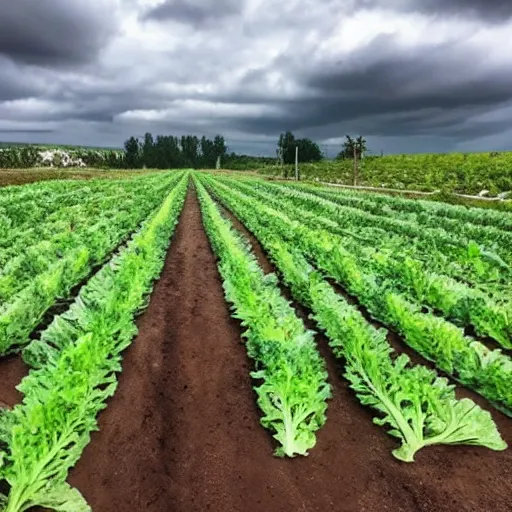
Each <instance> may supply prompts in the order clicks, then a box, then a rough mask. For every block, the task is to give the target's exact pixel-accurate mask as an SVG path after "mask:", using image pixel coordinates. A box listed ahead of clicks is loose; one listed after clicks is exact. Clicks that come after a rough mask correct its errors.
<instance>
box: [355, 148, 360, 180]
mask: <svg viewBox="0 0 512 512" xmlns="http://www.w3.org/2000/svg"><path fill="white" fill-rule="evenodd" d="M358 181H359V167H358V165H357V146H356V144H354V186H355V187H356V186H357V184H358Z"/></svg>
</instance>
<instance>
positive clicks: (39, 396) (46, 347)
mask: <svg viewBox="0 0 512 512" xmlns="http://www.w3.org/2000/svg"><path fill="white" fill-rule="evenodd" d="M187 183H188V175H187V176H182V177H181V178H180V180H179V182H178V183H177V184H176V185H175V186H174V188H173V189H172V191H171V192H170V193H169V194H168V195H167V197H166V199H165V200H164V202H163V204H162V205H161V207H160V208H159V209H158V210H157V211H156V212H155V213H154V214H153V215H151V216H150V218H149V219H148V220H147V221H146V222H145V223H144V225H143V226H142V228H141V229H140V230H139V232H138V233H137V234H135V235H134V236H133V238H132V239H131V240H130V241H129V243H128V244H127V246H126V247H125V248H124V249H123V250H122V251H121V252H120V253H119V254H117V255H116V256H114V258H113V259H112V260H111V262H110V263H109V264H107V265H105V266H104V267H103V268H102V269H101V271H100V272H98V273H97V274H96V275H95V276H94V277H92V278H91V279H90V280H89V282H88V283H87V285H85V286H84V287H83V288H82V289H81V291H80V295H79V296H78V298H77V299H76V301H75V303H74V304H73V305H72V306H71V308H70V309H69V310H68V311H67V312H66V313H64V314H62V315H60V316H58V317H56V318H55V319H54V321H53V323H52V324H51V325H50V326H49V327H48V328H47V329H46V330H45V331H44V332H43V334H42V336H41V340H38V341H36V342H33V343H32V344H31V345H30V346H29V347H27V348H26V349H25V351H24V358H25V360H26V361H27V362H28V363H29V364H31V365H33V369H32V370H31V372H30V374H29V375H28V376H27V377H26V378H25V379H23V381H22V383H21V384H20V386H19V387H18V389H19V390H20V391H21V392H22V393H23V395H24V397H23V401H22V403H21V404H19V405H17V406H15V407H14V408H13V409H12V410H4V411H3V413H1V414H0V483H2V486H1V487H2V488H4V487H5V484H7V487H8V489H9V490H8V494H7V495H6V496H4V497H3V498H0V505H1V503H2V502H3V505H4V507H5V512H21V511H23V510H28V509H30V508H31V507H34V506H40V507H46V508H50V509H53V510H62V511H71V510H73V511H77V512H86V511H90V510H91V509H90V507H89V506H88V505H87V504H86V502H85V500H84V499H83V497H82V496H81V495H80V493H79V491H77V490H76V489H73V488H71V487H70V486H69V485H68V484H67V483H66V478H67V473H68V471H69V468H71V467H72V466H73V465H74V464H75V463H76V461H77V460H78V459H79V458H80V455H81V453H82V451H83V450H84V448H85V446H86V445H87V444H88V442H89V440H90V433H91V432H92V431H94V430H96V429H97V422H96V417H97V415H98V413H99V412H100V411H101V410H102V409H104V408H105V405H106V400H107V399H108V398H109V397H110V396H112V395H113V393H114V391H115V389H116V386H117V378H116V373H118V372H119V371H120V370H121V353H122V351H123V350H124V349H126V348H127V346H128V345H129V344H130V342H131V340H132V338H133V337H134V335H135V334H136V332H137V329H136V326H135V323H134V318H135V315H136V314H137V313H138V312H140V310H141V308H142V307H144V306H145V305H146V297H147V296H148V294H149V293H150V291H151V287H152V282H153V280H154V279H155V278H156V277H157V276H158V275H159V273H160V272H161V269H162V266H163V261H164V257H165V252H166V249H167V246H168V244H169V239H170V237H171V235H172V233H173V231H174V228H175V225H176V223H177V221H178V216H179V213H180V211H181V209H182V205H183V202H184V198H185V193H186V188H187Z"/></svg>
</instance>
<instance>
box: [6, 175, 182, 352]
mask: <svg viewBox="0 0 512 512" xmlns="http://www.w3.org/2000/svg"><path fill="white" fill-rule="evenodd" d="M181 177H182V176H181V174H180V173H169V174H166V175H163V176H148V177H139V178H135V179H130V180H119V181H111V180H98V181H96V182H87V183H81V184H80V185H77V184H75V185H71V184H70V183H69V182H60V183H56V184H49V183H48V182H46V183H43V184H39V185H38V186H37V187H31V192H32V193H33V197H32V198H31V196H30V193H29V195H28V196H27V192H26V191H25V190H24V189H25V187H16V189H17V191H18V193H16V190H13V191H12V193H11V194H9V195H5V194H4V196H3V197H0V212H1V213H0V215H2V218H3V219H4V220H5V219H7V220H6V221H5V222H4V224H5V225H7V226H8V229H7V232H8V235H7V236H6V237H5V239H3V240H2V242H0V263H1V267H0V355H5V354H8V353H10V352H14V351H17V350H19V349H20V348H21V347H23V345H25V344H26V343H27V342H28V340H29V336H30V334H31V332H32V331H33V330H34V329H35V328H36V327H37V326H38V325H39V324H40V323H41V322H42V321H43V318H44V316H45V314H46V312H47V311H48V310H49V309H50V308H51V307H52V306H53V305H54V304H55V303H56V302H58V301H60V302H61V301H62V300H65V299H66V298H67V297H68V296H69V295H70V294H71V292H72V290H73V288H74V287H75V286H77V285H78V284H80V283H81V282H82V281H83V280H84V279H86V278H87V277H88V276H89V275H90V274H91V272H92V271H93V269H94V268H96V267H98V266H99V265H101V264H102V263H103V262H104V261H105V260H106V259H107V258H108V257H109V255H110V254H111V253H112V252H113V251H114V250H115V249H116V247H118V246H119V245H120V244H122V243H123V242H124V241H125V240H126V239H127V238H128V236H129V235H130V233H132V232H133V231H134V230H135V229H137V227H138V226H139V225H140V223H141V222H142V221H143V220H144V219H145V218H147V216H148V215H149V214H150V213H151V212H152V211H154V210H155V208H158V207H159V205H160V204H161V202H162V200H163V198H164V197H165V196H166V195H167V193H168V192H169V190H170V189H171V188H172V187H173V186H174V185H175V184H176V183H177V182H178V181H179V180H180V179H181ZM47 189H49V191H48V190H47ZM61 306H62V305H61Z"/></svg>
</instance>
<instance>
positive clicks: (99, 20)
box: [0, 0, 115, 66]
mask: <svg viewBox="0 0 512 512" xmlns="http://www.w3.org/2000/svg"><path fill="white" fill-rule="evenodd" d="M108 5H109V3H108V2H105V1H102V0H100V1H94V2H82V1H69V0H46V1H41V0H5V1H3V2H2V5H1V7H0V54H3V55H5V56H8V57H10V58H11V59H13V60H14V61H18V62H22V63H28V64H36V65H40V66H45V65H76V64H83V63H87V62H91V61H93V60H94V59H95V58H96V56H97V54H98V52H99V51H100V50H101V48H102V47H103V45H104V44H105V43H106V41H107V40H108V38H109V37H110V35H111V34H112V32H113V30H114V20H115V13H114V12H113V11H112V10H110V11H106V10H105V7H107V6H108Z"/></svg>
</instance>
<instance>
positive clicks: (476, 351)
mask: <svg viewBox="0 0 512 512" xmlns="http://www.w3.org/2000/svg"><path fill="white" fill-rule="evenodd" d="M227 181H228V183H227V182H226V180H225V179H222V180H220V179H219V180H217V182H216V183H217V187H218V188H222V189H224V190H229V191H230V193H232V194H235V195H236V196H237V197H238V198H239V200H240V201H242V200H243V201H245V202H246V203H247V204H250V205H253V208H256V207H257V205H258V206H265V207H266V208H270V211H268V210H267V216H268V222H269V223H271V225H272V229H273V230H274V231H275V233H276V234H277V235H279V236H280V237H281V238H282V239H283V240H287V241H289V242H290V243H292V244H294V245H295V246H296V247H297V248H300V249H301V250H302V251H303V252H304V254H305V255H306V256H307V257H308V259H309V260H310V261H311V262H312V263H314V265H315V266H316V267H317V268H318V269H320V270H322V271H323V272H325V274H326V275H328V276H329V277H332V278H334V279H335V280H337V281H338V282H339V283H340V284H341V285H343V287H344V288H345V289H346V290H347V291H348V292H349V293H351V294H352V295H353V296H355V297H357V299H358V301H359V302H360V304H361V305H364V306H365V307H366V308H367V309H368V311H369V312H370V313H371V315H372V316H373V317H374V318H375V319H377V320H379V321H380V322H382V323H383V324H384V325H386V326H388V327H390V328H392V329H393V330H394V331H397V332H398V333H400V334H401V335H402V337H403V339H404V341H405V342H406V343H407V344H409V345H410V346H411V347H412V348H413V349H414V350H416V351H417V352H419V353H420V354H421V355H422V356H423V357H425V358H426V359H429V360H431V361H433V362H434V363H435V364H436V366H437V367H438V368H439V369H440V370H442V371H443V372H445V373H446V374H448V375H451V376H452V377H453V378H454V379H456V380H458V381H460V382H462V383H463V384H465V385H467V386H468V387H470V388H472V389H474V390H475V391H477V392H478V393H480V394H481V395H482V396H484V397H485V398H487V399H488V400H489V401H490V402H492V403H493V405H494V406H495V407H497V408H499V409H500V410H502V411H503V412H505V413H506V414H507V415H512V394H511V393H510V389H512V360H511V359H510V357H509V356H508V355H506V354H504V353H502V351H501V350H500V349H494V350H492V349H491V348H488V346H487V344H486V343H483V342H482V341H481V340H477V339H475V338H473V337H470V336H468V335H466V334H465V332H464V330H463V329H462V328H461V327H458V326H456V325H455V324H454V323H452V322H450V321H449V320H447V319H445V318H443V317H442V316H439V315H435V314H433V312H431V311H428V310H426V309H425V308H424V307H423V306H422V304H421V303H419V301H418V300H416V298H415V296H414V295H413V294H410V293H407V292H406V291H404V290H402V289H401V288H400V287H398V286H395V285H394V283H395V281H394V280H390V279H388V278H386V276H385V275H382V274H379V273H377V272H376V271H375V269H374V268H371V267H369V266H368V265H367V264H366V263H365V261H363V260H361V258H359V257H358V255H357V254H354V253H352V252H350V251H348V250H347V249H345V244H346V240H345V239H344V238H343V237H340V236H338V235H337V234H336V233H334V232H333V231H332V230H331V231H330V230H327V229H325V228H323V227H321V226H320V225H319V223H318V222H317V224H316V225H315V226H309V225H305V223H304V220H305V217H306V215H305V210H303V209H300V208H297V209H296V211H295V213H294V214H293V215H290V211H291V209H292V208H293V203H290V201H288V200H286V199H285V198H284V197H283V196H282V195H281V196H279V197H278V200H277V202H275V204H272V199H271V198H270V197H267V196H265V198H266V200H265V201H262V200H261V199H259V198H258V194H257V193H253V192H251V191H249V190H244V191H240V190H239V189H240V186H241V185H240V183H238V182H236V181H235V180H227ZM226 183H227V184H226ZM269 205H272V206H269ZM258 211H259V210H258ZM259 214H260V215H261V216H263V213H259ZM395 279H402V277H401V276H396V277H395ZM484 306H485V304H484ZM496 307H498V306H496ZM482 310H483V311H484V312H485V311H486V310H485V307H482ZM489 314H490V313H489ZM482 316H483V318H486V317H485V313H482ZM509 340H510V338H509Z"/></svg>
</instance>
